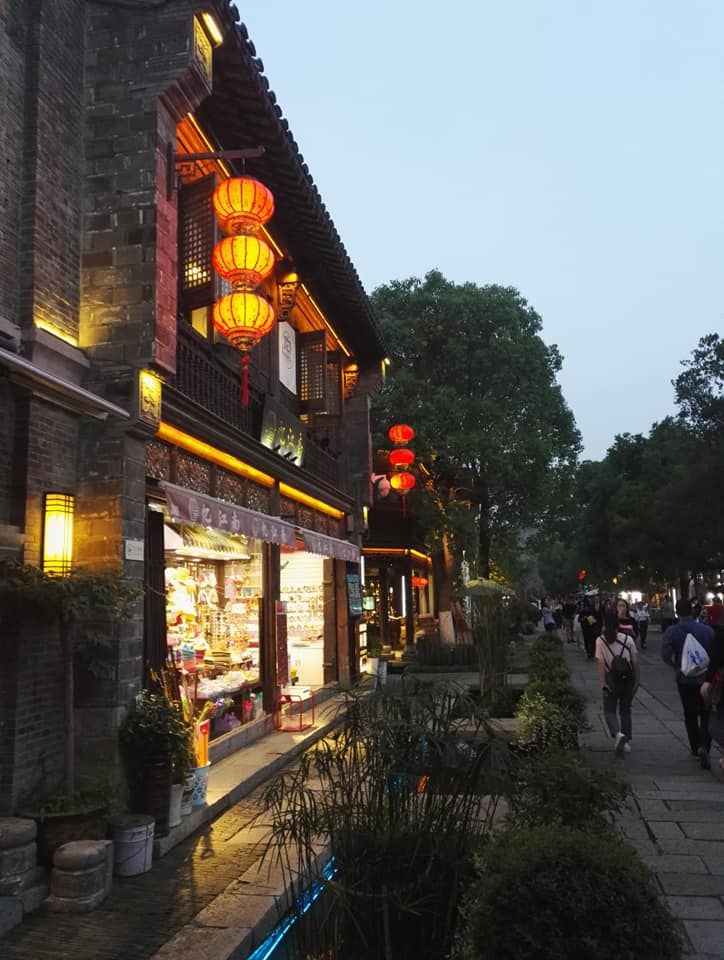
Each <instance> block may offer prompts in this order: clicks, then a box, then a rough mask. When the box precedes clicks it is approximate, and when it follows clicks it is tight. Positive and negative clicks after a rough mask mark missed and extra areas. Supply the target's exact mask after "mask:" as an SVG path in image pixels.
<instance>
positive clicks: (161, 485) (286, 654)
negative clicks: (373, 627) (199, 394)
mask: <svg viewBox="0 0 724 960" xmlns="http://www.w3.org/2000/svg"><path fill="white" fill-rule="evenodd" d="M153 443H155V441H153ZM180 457H181V452H180V451H179V452H177V454H176V465H177V466H178V462H179V460H180ZM168 459H169V461H170V460H171V459H172V458H171V457H169V458H168ZM215 480H216V484H215V486H217V487H218V486H222V484H219V482H218V481H219V474H218V472H217V475H216V477H215ZM269 502H271V501H269ZM287 509H288V507H287ZM304 517H305V518H308V517H309V513H308V512H306V513H305V514H304ZM147 521H148V532H149V534H150V542H149V536H148V535H147V546H148V547H149V549H148V551H147V593H150V595H151V597H152V599H155V600H156V605H157V607H158V615H157V616H155V617H154V616H153V615H150V616H147V639H146V659H147V663H148V667H149V669H150V670H153V671H155V672H157V673H159V672H161V671H162V670H164V669H165V670H167V671H172V672H173V673H174V675H175V678H176V679H177V680H178V683H179V686H180V687H181V688H182V689H183V690H184V696H185V697H188V699H189V700H190V701H192V702H193V712H194V716H195V717H203V718H204V719H205V720H208V721H209V723H208V736H209V739H210V741H212V742H214V741H216V748H215V750H216V753H215V752H214V751H212V754H211V759H212V760H213V759H214V756H215V755H218V756H221V755H225V754H226V753H228V752H230V750H232V749H236V748H237V746H242V745H244V744H245V743H247V742H249V739H250V738H251V739H253V738H255V737H256V736H259V735H262V734H263V733H265V732H266V731H267V730H269V729H270V727H271V720H272V714H273V713H274V709H275V705H276V704H277V702H278V697H279V694H280V693H281V692H282V691H285V690H286V691H288V690H289V689H290V688H293V689H295V690H296V691H299V692H300V693H302V692H303V693H304V694H305V696H307V695H308V694H309V692H312V691H313V692H314V693H315V694H316V693H318V692H319V691H320V690H321V688H323V687H325V685H330V684H334V683H335V682H336V681H337V680H339V679H340V678H342V679H348V678H349V675H350V669H349V666H350V664H351V663H352V661H353V660H354V657H355V653H354V647H355V642H356V634H355V632H354V624H353V625H352V626H351V625H350V618H349V616H348V605H347V585H346V575H347V571H348V568H349V569H359V567H358V565H359V557H360V553H359V549H358V548H357V547H356V546H355V545H353V544H351V543H349V542H348V541H344V540H341V539H339V538H336V537H331V536H327V535H324V534H321V533H317V532H315V531H313V530H308V529H304V528H300V527H299V526H298V525H297V524H295V523H290V522H288V521H287V520H284V519H281V518H280V517H277V516H273V515H271V514H265V513H261V512H260V511H255V510H252V509H249V508H247V507H244V506H240V505H238V504H234V503H232V502H230V501H227V500H222V499H220V498H217V497H213V496H210V495H208V494H204V493H201V492H199V491H197V490H192V489H189V488H187V487H183V486H180V485H179V484H177V483H173V482H171V481H170V480H165V479H162V480H160V482H159V481H152V482H151V483H150V486H149V504H148V511H147ZM154 531H155V535H154ZM154 557H155V558H156V564H155V565H156V566H158V567H159V570H158V573H157V574H156V576H155V578H154ZM154 623H155V630H154ZM154 632H155V634H156V636H155V637H154V636H152V634H153V633H154ZM252 728H253V729H252ZM240 734H243V736H240ZM232 742H233V744H234V746H231V743H232ZM219 751H221V752H219Z"/></svg>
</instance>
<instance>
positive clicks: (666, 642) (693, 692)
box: [661, 599, 714, 770]
mask: <svg viewBox="0 0 724 960" xmlns="http://www.w3.org/2000/svg"><path fill="white" fill-rule="evenodd" d="M676 613H677V614H678V617H679V620H678V622H677V623H675V624H673V625H672V626H670V627H669V628H668V630H667V631H666V633H665V634H664V636H663V638H662V640H661V659H662V660H663V661H664V663H668V664H669V666H671V667H673V668H674V669H675V670H676V683H677V686H678V688H679V697H680V698H681V705H682V707H683V708H684V723H685V724H686V735H687V737H688V738H689V746H690V747H691V752H692V754H693V756H695V757H698V758H699V762H700V763H701V765H702V767H704V769H705V770H708V769H709V767H710V766H711V764H710V762H709V748H710V747H711V736H710V735H709V709H708V706H707V703H706V700H705V698H704V697H702V696H701V686H702V684H703V683H704V681H705V680H706V674H702V675H701V676H698V677H685V676H684V675H683V674H682V672H681V655H682V653H683V650H684V643H685V641H686V637H687V635H688V634H690V633H691V634H692V635H693V636H694V637H695V638H696V640H698V641H699V643H700V644H701V645H702V647H703V648H704V649H705V650H706V652H707V653H708V654H709V656H710V657H711V654H712V652H713V647H714V631H713V630H712V628H711V627H709V626H707V625H706V624H705V623H699V622H698V620H694V618H693V617H692V615H691V600H684V599H682V600H679V602H678V603H677V604H676ZM709 666H711V663H710V664H709Z"/></svg>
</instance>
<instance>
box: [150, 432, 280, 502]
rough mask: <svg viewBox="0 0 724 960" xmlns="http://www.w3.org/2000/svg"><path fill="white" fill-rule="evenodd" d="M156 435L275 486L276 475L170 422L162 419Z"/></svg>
mask: <svg viewBox="0 0 724 960" xmlns="http://www.w3.org/2000/svg"><path fill="white" fill-rule="evenodd" d="M156 436H157V437H158V438H159V440H165V441H166V442H167V443H173V444H175V445H176V446H177V447H181V448H182V449H183V450H188V452H189V453H195V454H196V455H197V456H199V457H202V458H203V459H204V460H209V461H211V463H215V464H217V465H218V466H220V467H225V468H226V469H227V470H231V471H232V473H238V474H239V476H241V477H246V478H247V479H248V480H253V481H254V482H255V483H260V484H261V485H262V486H263V487H273V486H274V477H271V476H269V474H268V473H262V471H261V470H257V469H256V467H252V466H251V464H249V463H244V461H243V460H239V459H238V458H237V457H232V455H231V454H230V453H225V451H223V450H219V448H218V447H212V446H211V444H209V443H204V441H203V440H199V439H197V438H196V437H192V436H191V434H189V433H184V432H183V430H179V429H178V428H177V427H173V426H171V424H170V423H164V422H163V421H162V422H161V423H160V424H159V426H158V430H157V431H156Z"/></svg>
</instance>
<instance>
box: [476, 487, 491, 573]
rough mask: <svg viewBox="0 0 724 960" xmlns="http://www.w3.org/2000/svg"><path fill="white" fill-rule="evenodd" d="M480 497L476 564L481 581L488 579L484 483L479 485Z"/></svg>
mask: <svg viewBox="0 0 724 960" xmlns="http://www.w3.org/2000/svg"><path fill="white" fill-rule="evenodd" d="M478 489H479V496H480V523H479V527H478V564H479V568H480V576H481V577H482V578H483V580H489V579H490V505H489V502H488V488H487V485H486V484H485V483H482V482H481V483H480V484H479V487H478Z"/></svg>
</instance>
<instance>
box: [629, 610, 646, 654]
mask: <svg viewBox="0 0 724 960" xmlns="http://www.w3.org/2000/svg"><path fill="white" fill-rule="evenodd" d="M631 615H632V616H633V618H634V619H635V620H636V623H637V624H638V628H639V641H640V642H641V649H642V650H645V649H646V637H647V636H648V632H649V605H648V603H644V601H643V600H639V602H638V603H636V604H634V606H633V608H632V610H631Z"/></svg>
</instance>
